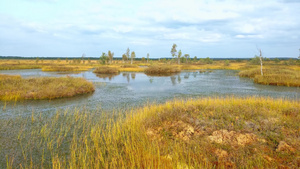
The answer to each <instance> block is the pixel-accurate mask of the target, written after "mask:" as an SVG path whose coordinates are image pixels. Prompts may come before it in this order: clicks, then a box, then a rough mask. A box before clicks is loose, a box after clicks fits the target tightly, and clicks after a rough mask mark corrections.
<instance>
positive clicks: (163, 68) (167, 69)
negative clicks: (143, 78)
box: [145, 65, 181, 76]
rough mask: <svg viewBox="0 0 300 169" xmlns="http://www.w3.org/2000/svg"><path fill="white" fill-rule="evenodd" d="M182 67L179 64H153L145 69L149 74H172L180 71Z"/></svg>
mask: <svg viewBox="0 0 300 169" xmlns="http://www.w3.org/2000/svg"><path fill="white" fill-rule="evenodd" d="M180 72H181V69H180V68H179V66H174V65H151V66H149V67H148V68H146V69H145V74H147V75H158V76H161V75H170V74H174V73H180Z"/></svg>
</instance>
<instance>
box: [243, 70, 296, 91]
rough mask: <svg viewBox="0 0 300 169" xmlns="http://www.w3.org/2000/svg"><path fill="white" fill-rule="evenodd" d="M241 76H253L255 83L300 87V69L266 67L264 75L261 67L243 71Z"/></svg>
mask: <svg viewBox="0 0 300 169" xmlns="http://www.w3.org/2000/svg"><path fill="white" fill-rule="evenodd" d="M239 76H240V77H249V78H253V79H254V82H255V83H259V84H264V85H275V86H294V87H300V71H299V70H294V69H288V68H284V67H267V68H264V69H263V76H261V72H260V68H254V69H249V70H244V71H241V72H240V73H239Z"/></svg>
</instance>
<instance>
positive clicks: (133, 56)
mask: <svg viewBox="0 0 300 169" xmlns="http://www.w3.org/2000/svg"><path fill="white" fill-rule="evenodd" d="M130 58H131V64H132V62H133V59H134V58H135V52H134V51H132V52H131V55H130Z"/></svg>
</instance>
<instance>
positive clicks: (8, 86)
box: [0, 75, 95, 101]
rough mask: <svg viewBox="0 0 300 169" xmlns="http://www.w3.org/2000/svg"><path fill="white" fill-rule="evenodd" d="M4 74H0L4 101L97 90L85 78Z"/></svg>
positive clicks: (51, 97) (0, 90)
mask: <svg viewBox="0 0 300 169" xmlns="http://www.w3.org/2000/svg"><path fill="white" fill-rule="evenodd" d="M2 76H3V75H2ZM2 76H0V79H1V81H0V100H4V101H10V100H14V101H17V100H29V99H55V98H62V97H72V96H75V95H79V94H84V93H90V92H93V91H94V90H95V89H94V86H93V84H92V83H91V82H88V81H87V80H85V79H83V78H73V77H60V78H54V77H43V78H30V79H23V78H21V77H19V76H7V77H5V76H4V77H2Z"/></svg>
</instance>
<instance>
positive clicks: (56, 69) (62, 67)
mask: <svg viewBox="0 0 300 169" xmlns="http://www.w3.org/2000/svg"><path fill="white" fill-rule="evenodd" d="M91 68H93V67H91V66H69V65H58V66H54V65H53V66H44V67H43V68H42V71H44V72H74V71H86V70H89V69H91Z"/></svg>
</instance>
